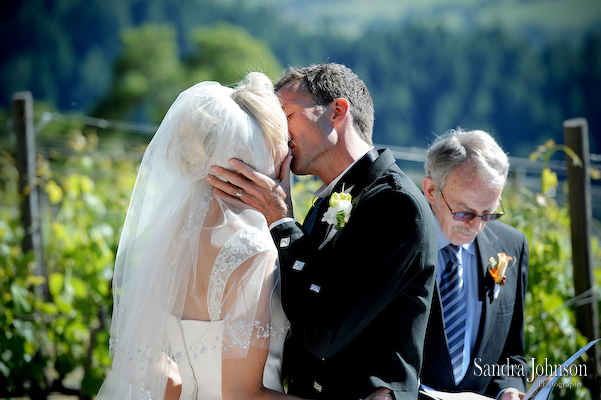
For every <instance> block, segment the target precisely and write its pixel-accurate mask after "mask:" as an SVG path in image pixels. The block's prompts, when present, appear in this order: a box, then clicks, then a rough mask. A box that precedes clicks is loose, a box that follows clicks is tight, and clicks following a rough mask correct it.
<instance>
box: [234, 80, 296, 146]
mask: <svg viewBox="0 0 601 400" xmlns="http://www.w3.org/2000/svg"><path fill="white" fill-rule="evenodd" d="M232 99H233V100H234V101H235V102H236V104H238V105H239V106H240V108H242V110H244V111H246V112H247V113H248V114H249V115H250V116H251V117H252V118H253V119H254V120H255V121H256V122H257V124H258V125H259V127H260V128H261V131H262V132H263V135H265V141H266V142H267V146H268V147H269V148H270V149H271V154H272V155H273V156H274V157H275V149H276V147H277V145H278V143H282V142H288V121H287V120H286V115H285V114H284V111H283V110H282V106H281V105H280V101H279V99H278V97H277V96H276V94H275V93H274V91H273V83H272V82H271V80H270V79H269V78H268V77H267V76H266V75H264V74H262V73H261V72H251V73H249V74H248V75H246V77H245V78H244V79H242V80H241V81H240V82H239V83H238V84H237V85H236V87H235V88H234V92H233V93H232Z"/></svg>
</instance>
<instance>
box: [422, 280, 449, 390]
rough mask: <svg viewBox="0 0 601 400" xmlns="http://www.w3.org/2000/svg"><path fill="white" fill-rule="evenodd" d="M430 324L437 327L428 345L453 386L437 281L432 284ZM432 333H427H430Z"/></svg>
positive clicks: (433, 330)
mask: <svg viewBox="0 0 601 400" xmlns="http://www.w3.org/2000/svg"><path fill="white" fill-rule="evenodd" d="M430 324H435V326H438V327H439V328H438V329H433V328H430V329H432V333H433V334H436V335H438V336H437V337H434V338H432V339H433V340H430V341H429V343H428V345H430V346H432V345H433V346H432V347H433V348H434V349H435V351H436V353H437V354H438V357H439V359H440V360H441V361H442V362H441V363H440V364H439V365H442V367H443V368H444V369H445V371H444V375H443V376H448V377H450V381H449V382H451V383H452V384H453V386H455V379H454V378H453V367H452V366H451V357H450V356H449V344H448V343H447V335H446V333H445V326H444V317H443V312H442V301H441V299H440V289H439V287H438V283H436V285H435V286H434V295H433V296H432V312H431V315H430ZM432 333H429V334H430V335H432Z"/></svg>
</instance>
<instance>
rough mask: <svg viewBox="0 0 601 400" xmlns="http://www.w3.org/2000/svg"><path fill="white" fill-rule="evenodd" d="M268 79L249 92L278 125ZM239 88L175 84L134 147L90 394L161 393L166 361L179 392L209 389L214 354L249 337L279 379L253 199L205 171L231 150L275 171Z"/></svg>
mask: <svg viewBox="0 0 601 400" xmlns="http://www.w3.org/2000/svg"><path fill="white" fill-rule="evenodd" d="M251 75H252V73H251V74H250V75H249V77H250V76H251ZM262 76H263V77H264V75H262ZM265 79H267V78H266V77H265ZM268 82H269V85H271V82H270V81H268ZM246 84H247V86H248V85H250V86H252V84H250V83H248V82H247V83H246ZM254 84H255V86H256V82H255V83H254ZM269 85H264V86H265V87H263V88H262V89H265V92H266V93H269V96H273V97H269V98H268V99H267V100H265V99H264V98H257V103H260V102H261V101H263V102H265V101H267V102H271V103H269V104H271V105H272V106H273V107H277V108H276V110H277V112H275V111H272V112H271V113H270V114H269V116H270V118H271V119H270V121H271V125H270V126H273V127H276V128H277V129H286V117H285V115H284V114H283V112H281V108H280V106H279V102H278V100H277V98H276V97H275V95H274V94H273V89H272V87H271V86H269ZM244 90H246V89H244V87H242V88H236V89H232V88H228V87H224V86H222V85H220V84H218V83H216V82H203V83H200V84H197V85H195V86H193V87H191V88H190V89H188V90H186V91H184V92H182V93H181V94H180V95H179V96H178V98H177V99H176V100H175V102H174V103H173V105H172V106H171V107H170V109H169V111H168V112H167V115H166V116H165V118H164V120H163V122H162V123H161V125H160V126H159V128H158V130H157V132H156V134H155V135H154V137H153V139H152V140H151V142H150V144H149V146H148V148H147V149H146V152H145V154H144V157H143V159H142V162H141V165H140V170H139V172H138V177H137V179H136V183H135V186H134V190H133V193H132V198H131V201H130V205H129V208H128V212H127V216H126V219H125V223H124V226H123V231H122V234H121V239H120V242H119V247H118V252H117V257H116V261H115V272H114V277H113V293H114V308H113V317H112V323H111V338H110V340H109V354H110V356H111V357H112V358H113V364H112V368H111V371H110V372H109V374H108V376H107V378H106V380H105V382H104V384H103V386H102V387H101V389H100V391H99V393H98V395H97V397H96V398H97V399H119V400H128V399H130V400H133V399H145V400H146V399H153V400H154V399H163V398H164V394H165V388H166V385H167V377H168V374H169V372H170V371H171V370H172V368H173V367H174V363H175V365H177V368H178V369H179V372H180V375H181V377H182V379H183V385H182V388H183V394H182V396H181V398H182V399H203V400H207V399H209V400H210V399H221V373H222V361H223V360H225V359H236V358H244V357H246V356H247V354H248V350H249V348H251V347H259V348H264V349H269V357H268V360H267V364H266V367H265V370H264V384H265V385H266V386H267V387H270V388H273V389H275V390H280V391H281V390H282V388H281V383H280V366H281V352H282V348H283V341H284V338H285V335H286V332H287V330H288V323H287V320H286V318H285V315H284V313H283V311H282V308H281V303H280V295H279V269H278V265H277V250H276V248H275V245H274V244H273V240H272V237H271V234H270V232H269V230H268V227H267V224H266V221H265V218H264V217H263V216H262V215H261V214H260V213H259V212H258V211H257V210H255V209H253V208H250V207H248V206H247V205H245V204H244V203H243V202H241V201H239V200H237V199H233V198H232V199H229V200H222V199H220V198H219V197H217V196H215V195H214V194H213V191H212V187H211V186H210V185H209V184H208V183H207V182H206V181H205V177H206V176H207V174H208V173H209V169H210V167H211V166H212V165H220V166H222V167H224V168H227V167H228V160H229V159H230V158H233V157H236V158H239V159H241V160H242V161H244V162H246V163H247V164H249V165H252V166H254V167H255V168H256V169H257V170H259V171H261V172H263V173H265V174H267V175H270V176H272V177H275V171H274V156H273V151H272V150H271V149H270V147H269V146H268V145H267V143H266V139H265V135H264V132H263V131H262V130H261V127H260V126H259V124H258V123H257V121H256V120H255V119H253V118H252V117H251V116H250V114H249V113H248V112H245V111H243V109H242V108H241V106H240V105H239V104H240V101H241V100H239V97H237V96H241V93H242V92H243V91H244ZM253 90H255V91H256V88H255V89H253ZM247 93H248V90H247ZM253 93H254V92H253ZM264 96H267V97H268V95H264ZM251 97H252V96H251ZM255 97H257V96H255ZM261 104H262V103H261ZM280 114H281V115H280ZM264 129H265V128H264ZM284 132H286V131H284Z"/></svg>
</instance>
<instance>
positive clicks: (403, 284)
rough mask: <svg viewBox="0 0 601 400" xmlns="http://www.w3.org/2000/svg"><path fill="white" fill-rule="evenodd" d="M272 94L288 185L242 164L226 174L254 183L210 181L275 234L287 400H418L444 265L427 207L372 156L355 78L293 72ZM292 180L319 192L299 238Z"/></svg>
mask: <svg viewBox="0 0 601 400" xmlns="http://www.w3.org/2000/svg"><path fill="white" fill-rule="evenodd" d="M276 91H277V94H278V96H279V97H280V101H281V103H282V107H283V109H284V111H285V113H286V116H287V117H288V130H289V133H290V148H291V153H292V158H290V157H289V158H288V159H287V160H286V162H285V163H284V166H283V167H282V171H281V174H280V178H281V179H282V181H281V183H277V182H275V181H274V180H272V179H270V178H268V177H266V176H264V175H261V174H258V173H257V172H256V171H254V170H253V169H252V168H250V167H248V166H247V165H245V164H243V163H242V162H240V161H238V160H232V162H231V166H232V167H233V168H234V169H236V170H237V171H238V172H240V173H241V174H242V175H244V176H245V177H247V178H248V179H249V180H246V179H244V178H243V177H241V176H240V175H238V174H235V173H233V172H231V171H227V170H225V169H223V168H215V169H213V170H212V172H213V173H214V174H215V175H218V176H219V177H222V178H224V179H226V180H227V181H229V182H231V183H232V184H233V185H236V186H233V185H231V184H228V183H224V182H222V181H221V180H218V179H216V178H214V177H209V178H207V180H208V181H209V183H211V184H213V186H215V187H216V192H217V193H218V194H219V195H221V196H228V195H229V196H233V195H236V193H237V196H238V197H239V198H241V200H242V201H244V202H245V203H247V204H248V205H250V206H252V207H255V208H257V209H259V210H261V211H262V212H263V213H264V215H265V217H266V218H267V221H268V223H269V224H271V231H272V235H273V238H274V240H275V244H276V246H277V247H278V250H279V256H280V264H281V273H282V301H283V305H284V309H285V311H286V314H287V316H288V318H289V319H290V321H291V324H292V329H291V336H290V337H289V338H288V339H287V342H286V346H285V348H284V365H283V373H284V379H285V381H286V383H287V386H288V393H290V394H294V395H297V396H299V397H305V398H313V399H326V398H327V399H359V398H365V397H366V396H368V395H370V393H373V392H374V391H376V390H377V389H381V391H384V392H387V391H388V390H389V391H390V392H391V393H392V394H393V395H394V398H395V399H416V398H417V393H418V372H419V371H420V368H421V365H422V354H423V345H424V337H425V333H426V325H427V322H428V315H429V311H430V304H431V300H432V294H433V288H434V282H435V264H436V257H437V256H436V233H435V231H434V220H433V216H432V213H431V211H430V209H429V206H428V203H427V202H426V201H425V199H424V196H423V195H422V194H421V192H420V191H419V189H418V188H417V187H416V186H415V185H414V184H413V182H412V181H411V180H410V179H409V178H408V177H407V176H406V175H405V174H404V173H403V172H402V171H401V170H400V169H399V168H398V166H397V165H396V164H395V160H394V158H393V156H392V154H391V153H390V151H389V150H383V151H377V150H376V149H375V148H374V147H373V146H372V141H371V136H372V128H373V121H374V117H373V115H374V112H373V104H372V100H371V96H370V94H369V92H368V90H367V88H366V86H365V84H364V83H363V81H362V80H361V79H359V78H358V77H357V75H356V74H355V73H354V72H353V71H351V70H350V69H349V68H347V67H344V66H342V65H339V64H331V63H328V64H319V65H311V66H309V67H303V68H289V69H287V70H286V71H285V75H284V76H283V77H282V78H281V79H280V80H279V81H278V82H277V83H276ZM290 169H291V170H292V172H294V173H295V174H297V175H306V174H312V175H315V176H317V177H318V178H319V179H320V180H321V181H322V182H323V186H322V188H321V189H320V190H319V191H318V192H317V193H316V195H317V197H318V200H317V201H316V202H315V205H314V207H313V208H312V209H311V211H310V212H309V214H308V215H307V217H306V218H305V222H304V224H303V225H302V226H301V225H300V224H299V223H298V222H297V221H296V220H294V219H293V218H292V214H293V213H292V205H291V201H290ZM239 190H241V192H240V191H239ZM335 199H340V200H341V201H340V202H339V204H338V206H339V207H340V208H341V209H344V211H343V214H344V215H339V217H340V218H338V219H336V218H335V214H332V211H336V208H335V205H336V204H335V203H336V201H335ZM349 200H350V202H349ZM343 205H346V208H344V207H342V206H343ZM324 215H326V218H324ZM327 216H329V217H332V218H327Z"/></svg>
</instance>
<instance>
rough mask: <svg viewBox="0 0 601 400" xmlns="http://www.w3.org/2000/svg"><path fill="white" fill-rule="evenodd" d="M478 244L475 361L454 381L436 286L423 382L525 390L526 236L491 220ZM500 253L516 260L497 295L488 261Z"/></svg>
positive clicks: (484, 390)
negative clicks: (478, 313) (478, 316)
mask: <svg viewBox="0 0 601 400" xmlns="http://www.w3.org/2000/svg"><path fill="white" fill-rule="evenodd" d="M476 245H477V251H478V258H479V271H480V275H479V280H480V284H479V288H480V300H481V301H482V314H481V320H480V328H479V330H478V336H477V338H476V344H475V347H474V349H473V351H472V362H471V363H470V366H469V369H468V371H467V373H466V375H465V377H464V379H463V381H461V382H460V383H459V385H455V381H454V379H453V373H452V369H451V361H450V359H449V351H448V348H447V343H446V336H445V333H444V325H443V316H442V306H441V302H440V293H439V291H438V285H436V290H435V295H434V298H433V300H432V311H431V315H430V323H429V326H428V333H427V337H426V349H425V357H424V366H423V369H422V382H423V383H424V384H425V385H427V386H430V387H432V388H434V389H437V390H443V391H470V392H477V393H480V394H486V395H488V396H492V397H493V398H494V397H496V396H497V394H498V393H499V391H501V390H502V389H505V388H508V387H514V388H516V389H519V390H521V391H523V392H525V391H526V378H527V376H528V375H529V373H528V366H527V364H526V361H525V359H524V298H525V296H526V286H527V279H528V243H527V241H526V236H525V235H524V234H523V233H522V232H520V231H518V230H517V229H515V228H512V227H510V226H508V225H506V224H503V223H502V222H499V221H494V222H489V223H487V224H486V226H485V228H484V230H483V231H482V232H481V233H480V234H479V235H478V236H477V237H476ZM497 253H506V254H507V255H509V256H511V257H513V258H514V259H515V264H513V266H512V267H511V268H510V269H509V270H508V271H507V273H506V279H505V284H504V285H503V286H502V287H501V290H500V292H499V296H498V297H497V298H496V299H494V297H493V291H494V282H493V279H492V277H491V276H490V274H489V273H488V263H489V258H490V257H494V258H495V260H496V259H497ZM512 262H513V261H511V262H510V264H509V265H512V264H511V263H512ZM508 363H509V365H510V366H513V368H511V367H510V368H509V371H508V372H504V371H507V370H508V368H507V367H504V369H503V370H502V371H503V372H504V373H502V374H497V372H498V371H499V368H497V370H493V369H492V368H493V365H495V366H496V365H503V366H506V365H508ZM520 368H522V370H521V372H519V369H520ZM491 372H494V373H491ZM512 375H513V376H512ZM522 375H524V376H522Z"/></svg>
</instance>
